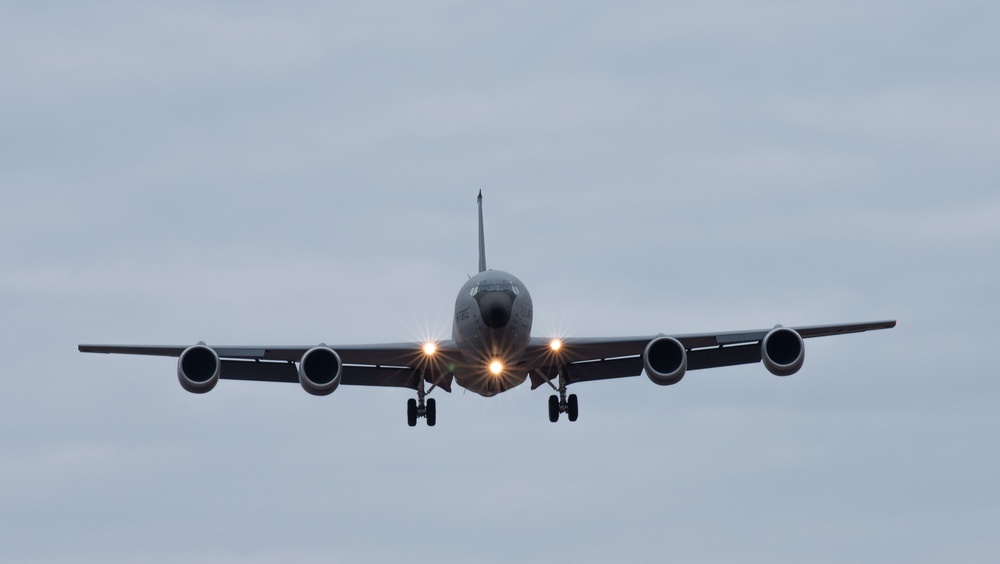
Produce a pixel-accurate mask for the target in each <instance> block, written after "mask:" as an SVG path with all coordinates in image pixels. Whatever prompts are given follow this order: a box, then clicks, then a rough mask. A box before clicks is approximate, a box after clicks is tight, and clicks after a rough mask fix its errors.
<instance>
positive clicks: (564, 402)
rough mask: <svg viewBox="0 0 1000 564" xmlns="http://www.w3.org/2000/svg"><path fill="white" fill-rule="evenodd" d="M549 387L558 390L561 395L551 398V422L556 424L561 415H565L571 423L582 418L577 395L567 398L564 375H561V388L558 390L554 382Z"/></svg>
mask: <svg viewBox="0 0 1000 564" xmlns="http://www.w3.org/2000/svg"><path fill="white" fill-rule="evenodd" d="M546 381H548V380H546ZM549 385H550V386H552V387H553V388H554V389H556V390H558V392H559V395H558V396H557V395H551V396H549V421H551V422H553V423H555V422H556V421H559V414H560V413H565V414H566V415H567V416H569V420H570V421H576V418H577V417H579V416H580V402H579V400H577V399H576V394H570V395H569V397H567V396H566V381H565V380H564V379H563V376H562V374H561V373H560V374H559V387H558V388H556V387H555V386H554V385H553V384H552V382H549Z"/></svg>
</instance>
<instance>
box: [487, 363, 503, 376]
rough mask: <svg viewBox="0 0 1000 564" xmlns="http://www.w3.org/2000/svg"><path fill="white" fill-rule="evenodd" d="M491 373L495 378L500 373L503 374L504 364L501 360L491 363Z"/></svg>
mask: <svg viewBox="0 0 1000 564" xmlns="http://www.w3.org/2000/svg"><path fill="white" fill-rule="evenodd" d="M490 372H491V373H492V374H493V375H494V376H499V375H500V373H501V372H503V363H501V362H500V361H499V360H494V361H493V362H491V363H490Z"/></svg>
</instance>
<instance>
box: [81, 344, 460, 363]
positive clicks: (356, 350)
mask: <svg viewBox="0 0 1000 564" xmlns="http://www.w3.org/2000/svg"><path fill="white" fill-rule="evenodd" d="M189 346H190V345H183V346H181V345H79V347H77V348H78V349H79V351H80V352H88V353H102V354H134V355H142V356H172V357H175V358H176V357H179V356H180V355H181V353H183V352H184V350H185V349H187V348H188V347H189ZM208 346H209V347H211V348H212V350H214V351H215V354H217V355H219V358H232V359H242V360H284V361H289V362H298V361H299V360H301V359H302V355H303V354H305V353H306V351H308V350H309V349H311V348H313V347H315V346H318V345H309V346H300V345H293V346H283V345H282V346H268V345H265V346H215V345H208ZM327 346H329V348H331V349H333V350H334V351H336V352H337V355H338V356H340V360H341V362H343V363H344V364H358V365H370V366H414V365H416V364H418V363H419V362H420V361H421V360H422V359H423V358H424V352H423V346H424V343H416V342H413V343H384V344H374V345H327ZM436 346H437V351H436V352H435V355H441V357H442V358H443V359H448V358H451V357H452V356H454V355H455V354H457V353H458V347H456V346H455V343H454V342H452V341H442V342H439V343H436Z"/></svg>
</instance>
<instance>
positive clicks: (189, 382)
mask: <svg viewBox="0 0 1000 564" xmlns="http://www.w3.org/2000/svg"><path fill="white" fill-rule="evenodd" d="M221 368H222V362H220V361H219V355H217V354H215V351H214V350H213V349H212V348H211V347H209V346H206V345H205V344H204V343H198V344H197V345H194V346H191V347H188V348H186V349H184V352H182V353H181V356H180V358H178V359H177V380H178V381H180V383H181V387H182V388H184V389H185V390H187V391H189V392H191V393H192V394H204V393H205V392H208V391H211V390H212V388H214V387H215V385H216V384H218V383H219V372H220V371H221Z"/></svg>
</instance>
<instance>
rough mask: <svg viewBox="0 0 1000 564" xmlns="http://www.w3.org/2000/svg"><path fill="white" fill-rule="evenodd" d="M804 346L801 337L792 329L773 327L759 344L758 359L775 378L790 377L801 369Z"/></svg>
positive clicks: (803, 358)
mask: <svg viewBox="0 0 1000 564" xmlns="http://www.w3.org/2000/svg"><path fill="white" fill-rule="evenodd" d="M805 357H806V346H805V343H803V342H802V335H799V334H798V333H797V332H796V331H795V330H794V329H789V328H787V327H775V328H774V329H771V330H770V331H768V332H767V335H765V336H764V340H763V341H761V343H760V358H761V360H762V361H764V366H765V367H766V368H767V369H768V371H769V372H770V373H771V374H774V375H775V376H791V375H792V374H795V373H796V372H798V371H799V369H800V368H802V362H803V361H804V360H805Z"/></svg>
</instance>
